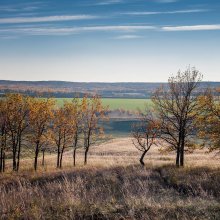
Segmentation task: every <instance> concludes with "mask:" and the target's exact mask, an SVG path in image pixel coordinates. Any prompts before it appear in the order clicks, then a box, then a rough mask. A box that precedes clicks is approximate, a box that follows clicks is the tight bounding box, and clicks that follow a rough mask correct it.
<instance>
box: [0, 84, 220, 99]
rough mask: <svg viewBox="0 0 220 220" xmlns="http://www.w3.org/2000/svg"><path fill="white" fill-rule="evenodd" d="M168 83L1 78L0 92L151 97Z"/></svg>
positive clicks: (62, 96) (68, 95)
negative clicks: (9, 79) (12, 79)
mask: <svg viewBox="0 0 220 220" xmlns="http://www.w3.org/2000/svg"><path fill="white" fill-rule="evenodd" d="M161 85H164V86H166V83H159V82H156V83H152V82H145V83H138V82H137V83H131V82H125V83H98V82H90V83H86V82H67V81H8V80H0V93H2V94H4V93H6V92H20V93H25V94H29V95H33V96H34V95H37V94H38V93H41V95H42V96H46V95H48V94H50V95H53V96H54V97H57V98H59V97H60V98H64V97H65V98H68V97H73V96H79V97H82V96H83V95H84V94H91V95H92V94H99V95H101V96H102V97H103V98H149V97H150V96H151V94H152V92H153V91H155V89H156V88H158V87H160V86H161ZM207 87H211V88H213V87H220V82H202V83H201V85H200V89H202V90H203V89H204V88H207Z"/></svg>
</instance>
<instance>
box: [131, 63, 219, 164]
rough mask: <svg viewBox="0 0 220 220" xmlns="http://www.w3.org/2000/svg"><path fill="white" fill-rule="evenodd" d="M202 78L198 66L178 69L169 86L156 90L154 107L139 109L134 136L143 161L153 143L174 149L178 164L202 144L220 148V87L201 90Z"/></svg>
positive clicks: (168, 149)
mask: <svg viewBox="0 0 220 220" xmlns="http://www.w3.org/2000/svg"><path fill="white" fill-rule="evenodd" d="M201 80H202V74H201V73H200V72H199V71H198V70H196V69H195V68H190V67H189V68H187V70H186V71H183V72H181V71H179V72H178V73H177V74H176V75H175V76H172V77H170V78H169V80H168V85H167V87H161V88H158V89H157V90H156V91H155V92H154V94H153V96H152V102H153V104H154V105H153V108H151V110H149V109H147V110H146V111H145V112H141V111H140V112H139V115H140V121H139V122H138V123H135V125H134V126H133V131H132V136H133V144H134V146H135V147H136V148H137V149H138V150H139V151H141V152H142V155H141V158H140V163H141V164H142V165H144V160H143V159H144V156H145V155H146V153H147V152H148V151H149V150H150V148H151V146H153V145H160V146H162V148H163V149H165V150H166V151H175V152H176V166H177V167H179V166H181V167H182V166H184V161H185V160H184V157H185V152H193V150H194V149H195V148H197V147H201V146H202V147H208V149H209V151H213V150H216V149H218V150H219V149H220V99H219V97H220V96H219V95H220V90H219V89H218V88H216V89H215V90H210V89H206V90H205V91H203V93H201V92H200V93H199V94H198V90H199V85H200V82H201ZM198 140H200V142H202V144H200V143H199V141H198Z"/></svg>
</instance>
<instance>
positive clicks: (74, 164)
mask: <svg viewBox="0 0 220 220" xmlns="http://www.w3.org/2000/svg"><path fill="white" fill-rule="evenodd" d="M73 166H74V167H75V166H76V148H74V150H73Z"/></svg>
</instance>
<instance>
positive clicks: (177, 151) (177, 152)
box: [176, 147, 180, 167]
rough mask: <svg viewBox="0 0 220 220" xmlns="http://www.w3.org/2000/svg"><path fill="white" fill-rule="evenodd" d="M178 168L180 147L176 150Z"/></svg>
mask: <svg viewBox="0 0 220 220" xmlns="http://www.w3.org/2000/svg"><path fill="white" fill-rule="evenodd" d="M176 166H177V167H179V166H180V148H179V147H178V148H177V150H176Z"/></svg>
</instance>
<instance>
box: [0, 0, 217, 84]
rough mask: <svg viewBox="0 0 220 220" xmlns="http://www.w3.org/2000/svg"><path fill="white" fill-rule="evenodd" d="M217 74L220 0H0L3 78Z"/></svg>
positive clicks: (211, 77) (209, 77)
mask: <svg viewBox="0 0 220 220" xmlns="http://www.w3.org/2000/svg"><path fill="white" fill-rule="evenodd" d="M188 66H191V67H196V68H197V69H198V70H199V71H201V72H202V73H203V75H204V78H203V80H205V81H220V1H219V0H62V1H61V0H36V1H34V0H31V1H30V0H0V79H4V80H33V81H37V80H62V81H73V82H165V81H167V79H168V77H169V76H171V75H174V74H175V73H176V72H177V71H178V70H182V71H184V70H185V69H186V68H187V67H188Z"/></svg>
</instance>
